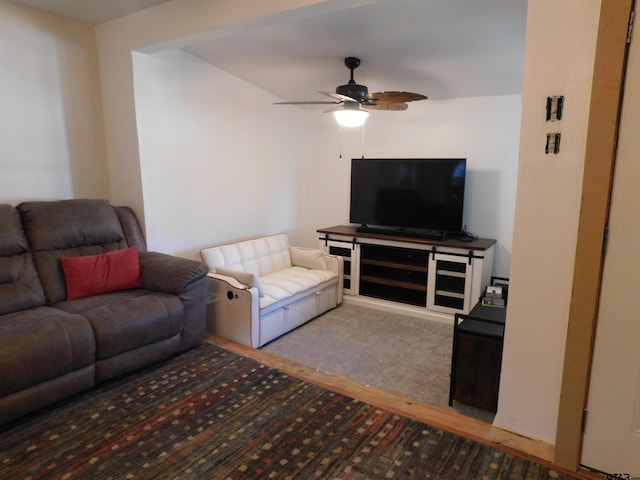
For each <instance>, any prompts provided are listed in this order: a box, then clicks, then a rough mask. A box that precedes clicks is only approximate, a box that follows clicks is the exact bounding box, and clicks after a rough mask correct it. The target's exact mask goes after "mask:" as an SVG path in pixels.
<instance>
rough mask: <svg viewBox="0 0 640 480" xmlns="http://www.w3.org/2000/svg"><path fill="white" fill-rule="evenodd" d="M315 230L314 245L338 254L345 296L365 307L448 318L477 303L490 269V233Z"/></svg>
mask: <svg viewBox="0 0 640 480" xmlns="http://www.w3.org/2000/svg"><path fill="white" fill-rule="evenodd" d="M318 233H319V234H320V237H319V241H320V247H321V248H322V249H324V250H325V251H327V252H328V253H331V254H334V255H340V256H342V257H343V259H344V293H345V297H344V298H345V300H346V301H347V302H350V303H354V304H360V305H363V306H368V307H371V308H378V309H382V310H386V311H391V312H396V313H403V314H408V315H412V316H416V317H424V318H427V319H430V320H436V321H443V322H445V323H450V324H453V317H454V315H455V314H456V313H461V314H468V313H469V311H470V309H471V307H472V306H473V305H475V304H476V303H477V301H478V299H479V298H480V296H481V295H482V290H483V289H484V287H485V286H486V285H489V283H490V280H491V275H492V273H493V251H494V246H495V243H496V241H495V240H492V239H482V238H477V239H473V240H472V241H464V240H462V239H459V238H446V236H444V238H443V236H439V238H429V236H424V235H420V236H412V233H414V232H411V231H407V230H400V229H391V230H390V229H385V228H382V229H378V228H377V227H365V228H361V227H358V226H353V225H337V226H334V227H328V228H322V229H319V230H318ZM420 233H422V232H420ZM438 233H439V232H438Z"/></svg>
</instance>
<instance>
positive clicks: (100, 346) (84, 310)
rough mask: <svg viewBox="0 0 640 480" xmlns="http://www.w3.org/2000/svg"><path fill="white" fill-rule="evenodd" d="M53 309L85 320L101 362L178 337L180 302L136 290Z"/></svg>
mask: <svg viewBox="0 0 640 480" xmlns="http://www.w3.org/2000/svg"><path fill="white" fill-rule="evenodd" d="M54 307H55V308H58V309H60V310H64V311H65V312H68V313H79V314H81V315H82V316H84V317H86V319H87V320H88V321H89V323H90V324H91V326H92V327H93V331H94V333H95V339H96V340H95V341H96V359H97V360H102V359H106V358H110V357H113V356H116V355H119V354H123V353H126V352H129V351H132V350H135V349H137V348H141V347H144V346H146V345H150V344H153V343H156V342H159V341H161V340H165V339H167V338H171V337H174V336H176V335H179V334H180V331H181V330H182V326H183V323H184V306H183V305H182V302H181V301H180V298H179V297H177V296H175V295H171V294H167V293H162V292H152V291H150V290H144V289H136V290H123V291H119V292H113V293H107V294H104V295H96V296H92V297H86V298H81V299H78V300H72V301H65V302H60V303H58V304H56V305H54Z"/></svg>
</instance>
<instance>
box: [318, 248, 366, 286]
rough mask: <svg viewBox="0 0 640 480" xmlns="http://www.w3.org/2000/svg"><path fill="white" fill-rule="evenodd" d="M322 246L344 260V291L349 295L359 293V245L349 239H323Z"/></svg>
mask: <svg viewBox="0 0 640 480" xmlns="http://www.w3.org/2000/svg"><path fill="white" fill-rule="evenodd" d="M320 247H321V248H322V249H323V250H324V251H325V252H327V253H329V254H331V255H338V256H340V257H342V258H343V260H344V281H343V292H344V293H345V294H347V295H358V278H359V277H360V275H359V273H358V270H359V267H360V261H359V260H358V256H359V255H358V254H359V251H360V248H359V245H357V244H354V243H353V242H349V241H348V240H345V241H341V240H327V241H325V240H321V241H320Z"/></svg>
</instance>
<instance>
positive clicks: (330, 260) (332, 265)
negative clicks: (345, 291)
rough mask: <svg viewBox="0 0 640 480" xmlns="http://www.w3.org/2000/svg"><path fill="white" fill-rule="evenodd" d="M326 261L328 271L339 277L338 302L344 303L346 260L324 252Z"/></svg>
mask: <svg viewBox="0 0 640 480" xmlns="http://www.w3.org/2000/svg"><path fill="white" fill-rule="evenodd" d="M324 259H325V262H326V263H327V270H329V271H330V272H334V273H336V274H337V275H338V289H337V295H336V300H337V302H338V303H342V283H343V279H344V258H342V257H341V256H340V255H331V254H330V253H326V252H324Z"/></svg>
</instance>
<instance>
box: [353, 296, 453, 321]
mask: <svg viewBox="0 0 640 480" xmlns="http://www.w3.org/2000/svg"><path fill="white" fill-rule="evenodd" d="M342 301H343V302H344V303H348V304H350V305H357V306H360V307H367V308H371V309H373V310H380V311H383V312H388V313H396V314H398V315H406V316H409V317H414V318H420V319H425V320H431V321H433V322H438V323H445V324H447V325H451V326H453V317H454V316H453V315H452V314H448V313H440V312H432V311H429V310H427V309H426V308H424V307H416V306H413V305H406V304H403V303H398V302H391V301H388V300H382V299H378V298H372V297H365V296H360V295H344V296H343V297H342Z"/></svg>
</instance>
